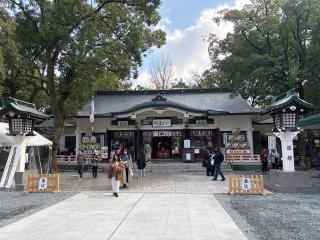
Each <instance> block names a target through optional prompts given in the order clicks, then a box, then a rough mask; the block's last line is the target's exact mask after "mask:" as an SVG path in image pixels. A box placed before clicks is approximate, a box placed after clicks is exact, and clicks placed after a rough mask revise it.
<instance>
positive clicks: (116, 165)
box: [110, 154, 125, 197]
mask: <svg viewBox="0 0 320 240" xmlns="http://www.w3.org/2000/svg"><path fill="white" fill-rule="evenodd" d="M124 168H125V165H124V163H123V161H120V158H119V157H118V155H116V154H115V155H114V157H113V161H112V163H111V166H110V169H111V176H112V177H111V186H112V192H113V196H114V197H119V191H120V182H121V181H122V180H123V170H124Z"/></svg>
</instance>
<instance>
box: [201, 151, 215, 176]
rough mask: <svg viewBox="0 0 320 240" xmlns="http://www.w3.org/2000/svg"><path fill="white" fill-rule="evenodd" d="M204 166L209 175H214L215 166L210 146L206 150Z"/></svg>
mask: <svg viewBox="0 0 320 240" xmlns="http://www.w3.org/2000/svg"><path fill="white" fill-rule="evenodd" d="M202 167H205V168H206V172H207V176H210V175H211V176H213V168H212V166H211V154H210V149H209V148H207V149H206V151H205V152H204V155H203V161H202Z"/></svg>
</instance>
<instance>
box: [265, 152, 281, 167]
mask: <svg viewBox="0 0 320 240" xmlns="http://www.w3.org/2000/svg"><path fill="white" fill-rule="evenodd" d="M268 158H269V161H270V162H271V165H272V169H279V162H280V158H279V153H278V152H277V150H276V149H272V150H271V152H270V153H269V156H268Z"/></svg>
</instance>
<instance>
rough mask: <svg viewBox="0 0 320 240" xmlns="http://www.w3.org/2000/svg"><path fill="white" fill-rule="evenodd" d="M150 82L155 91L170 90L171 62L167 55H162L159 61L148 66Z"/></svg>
mask: <svg viewBox="0 0 320 240" xmlns="http://www.w3.org/2000/svg"><path fill="white" fill-rule="evenodd" d="M150 74H151V82H152V84H153V85H154V87H155V88H156V89H161V90H164V89H168V88H170V85H171V82H172V79H173V68H172V61H171V58H170V56H169V55H162V56H161V58H160V59H157V60H156V61H152V62H151V64H150Z"/></svg>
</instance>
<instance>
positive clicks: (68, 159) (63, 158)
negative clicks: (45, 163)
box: [56, 155, 77, 165]
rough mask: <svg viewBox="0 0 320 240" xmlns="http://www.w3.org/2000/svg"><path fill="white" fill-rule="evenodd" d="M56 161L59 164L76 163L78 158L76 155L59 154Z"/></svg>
mask: <svg viewBox="0 0 320 240" xmlns="http://www.w3.org/2000/svg"><path fill="white" fill-rule="evenodd" d="M56 162H57V164H58V165H76V164H77V158H76V156H75V155H72V156H70V155H57V156H56Z"/></svg>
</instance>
